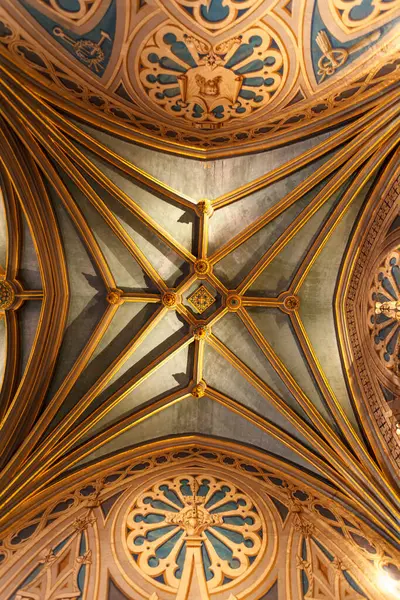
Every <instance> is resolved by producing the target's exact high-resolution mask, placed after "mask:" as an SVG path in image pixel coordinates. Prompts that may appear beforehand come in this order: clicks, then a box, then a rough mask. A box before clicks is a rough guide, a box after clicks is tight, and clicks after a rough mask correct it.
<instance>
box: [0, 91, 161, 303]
mask: <svg viewBox="0 0 400 600" xmlns="http://www.w3.org/2000/svg"><path fill="white" fill-rule="evenodd" d="M1 87H2V84H0V95H3V98H4V99H6V98H7V95H6V94H2V93H1ZM9 91H10V93H13V90H12V88H10V90H9ZM15 100H16V102H18V98H17V97H16V98H15ZM24 106H25V108H28V112H30V113H31V118H30V119H27V117H26V116H25V115H24V114H23V112H21V111H20V110H18V109H17V108H16V106H14V110H15V111H16V112H17V114H18V116H19V117H20V118H21V119H23V120H24V121H25V123H26V125H27V127H28V128H29V129H30V130H32V132H33V134H34V135H36V137H38V139H39V140H40V141H41V143H42V144H43V146H44V147H45V148H47V150H48V151H49V152H50V154H51V155H52V156H53V158H54V159H55V160H56V161H57V162H58V161H60V159H61V164H62V166H63V169H64V170H65V171H66V173H67V174H68V175H69V176H70V177H71V179H72V181H74V183H75V184H76V185H77V186H78V188H79V189H80V190H81V191H82V192H83V193H84V194H85V196H86V197H87V198H88V200H89V201H90V202H91V203H92V204H93V206H94V207H95V208H96V209H97V210H98V212H99V213H100V214H101V216H102V217H103V219H104V220H105V222H106V223H107V224H108V225H109V226H110V227H111V229H112V231H114V233H115V234H116V235H117V237H118V239H119V240H120V241H121V242H122V243H123V244H124V246H125V247H126V248H127V249H128V251H129V252H130V253H131V254H132V255H133V257H134V258H135V259H136V261H137V262H138V263H139V265H140V266H141V267H142V268H143V269H144V271H145V272H146V273H147V274H148V276H149V277H150V278H151V279H152V280H153V281H154V283H155V284H156V285H157V287H159V289H160V290H164V291H165V290H166V285H165V283H164V282H163V280H162V279H161V278H160V276H159V275H158V273H157V272H156V270H155V269H154V268H153V266H152V265H151V264H150V262H149V261H148V260H147V259H146V257H145V256H144V254H143V253H142V252H141V251H140V250H139V248H138V247H137V245H136V244H135V243H134V242H133V240H132V239H131V238H130V236H129V235H128V234H127V233H126V231H125V229H124V228H123V227H122V225H121V224H120V223H119V221H118V219H117V218H116V217H115V216H114V215H113V213H112V212H111V211H110V210H109V208H108V207H107V206H106V204H105V203H104V202H103V200H102V199H101V198H100V196H99V195H98V194H96V192H95V191H94V190H93V188H91V187H90V186H89V185H88V183H87V181H86V179H85V178H84V177H83V176H82V174H81V173H80V172H79V171H78V169H77V168H76V167H75V166H74V164H73V162H72V161H71V160H70V159H69V158H68V156H67V155H66V154H65V153H64V152H63V150H62V148H61V147H60V146H59V145H58V143H57V142H60V143H61V144H62V146H64V145H66V147H67V151H68V150H69V144H68V143H66V139H65V138H63V137H62V136H60V135H58V134H56V132H55V130H54V128H51V127H50V126H49V125H48V123H47V122H46V121H45V120H43V119H39V118H38V117H37V113H36V112H35V111H34V110H32V108H30V107H29V105H26V103H25V104H24ZM39 112H40V111H39ZM37 121H39V128H38V129H37V128H34V127H33V123H35V122H37ZM42 126H43V127H44V129H45V131H47V135H43V134H42V133H41V129H43V127H42ZM54 138H56V139H54ZM75 152H78V150H77V149H75ZM75 152H73V153H72V159H73V160H75V159H76V157H75ZM82 156H83V155H82Z"/></svg>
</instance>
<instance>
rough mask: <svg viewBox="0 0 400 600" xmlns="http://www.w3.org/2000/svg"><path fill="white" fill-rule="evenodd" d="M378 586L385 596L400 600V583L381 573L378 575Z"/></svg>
mask: <svg viewBox="0 0 400 600" xmlns="http://www.w3.org/2000/svg"><path fill="white" fill-rule="evenodd" d="M378 586H379V587H380V589H381V590H382V592H385V593H386V594H391V595H392V596H394V597H395V598H400V583H399V582H398V581H396V580H395V579H393V577H390V575H388V573H385V572H383V571H381V573H379V575H378Z"/></svg>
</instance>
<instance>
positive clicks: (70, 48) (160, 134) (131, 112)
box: [0, 0, 400, 156]
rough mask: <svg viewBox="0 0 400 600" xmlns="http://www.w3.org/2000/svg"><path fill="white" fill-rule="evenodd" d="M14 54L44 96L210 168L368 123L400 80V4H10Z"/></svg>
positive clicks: (5, 41)
mask: <svg viewBox="0 0 400 600" xmlns="http://www.w3.org/2000/svg"><path fill="white" fill-rule="evenodd" d="M0 6H1V13H0V18H1V20H2V21H1V22H2V27H1V35H0V45H1V51H2V53H3V55H4V57H5V58H6V59H8V60H11V61H14V60H16V61H17V62H18V63H19V64H20V66H21V68H22V69H23V70H24V71H25V72H26V73H27V76H28V77H29V78H33V79H35V81H36V82H37V84H35V85H37V88H38V93H39V94H40V95H42V96H43V97H48V98H59V99H61V101H62V102H63V104H64V106H65V108H66V110H67V111H68V112H70V113H72V114H75V115H76V116H82V115H87V116H88V118H89V119H90V120H91V121H92V122H93V123H95V124H97V125H99V126H100V127H103V128H104V129H105V130H106V131H107V130H109V129H114V130H115V131H118V132H119V133H121V134H122V135H123V136H124V137H128V138H131V139H136V140H137V141H140V142H141V143H144V144H146V145H150V146H154V147H163V148H165V149H168V150H171V151H176V152H179V151H183V152H187V153H188V154H192V155H196V154H197V155H198V156H205V155H207V153H208V154H209V155H214V156H215V155H223V154H230V155H232V154H236V153H237V148H236V143H237V142H240V144H241V151H240V152H241V153H243V152H245V151H254V150H257V148H266V147H273V146H276V145H279V144H282V142H287V141H293V140H296V139H299V138H300V137H304V136H306V135H309V134H311V133H315V132H317V131H321V130H323V129H324V128H326V127H332V126H334V125H337V124H338V123H340V122H343V121H346V120H347V119H348V118H349V117H351V116H353V115H357V114H359V113H360V112H363V111H365V110H366V108H367V107H368V103H369V102H371V101H374V99H376V98H377V97H379V94H380V93H381V92H382V90H383V89H385V88H387V87H390V86H391V85H392V84H393V83H394V82H395V81H396V75H395V73H396V69H397V60H398V42H397V41H396V35H397V34H396V24H397V19H398V18H399V14H400V7H399V4H398V1H397V0H376V1H374V2H370V0H360V1H358V0H357V1H355V0H350V1H349V2H343V1H342V0H292V1H291V2H286V1H284V0H264V1H263V0H252V1H245V0H212V1H211V2H210V1H201V0H198V1H197V0H196V1H194V0H187V1H184V0H145V2H118V1H117V0H104V1H102V2H90V3H87V2H86V1H84V0H77V2H74V3H72V4H71V3H65V2H64V3H61V2H59V1H58V0H54V1H47V0H16V1H14V0H3V1H2V4H1V5H0Z"/></svg>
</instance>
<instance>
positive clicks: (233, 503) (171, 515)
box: [127, 475, 266, 589]
mask: <svg viewBox="0 0 400 600" xmlns="http://www.w3.org/2000/svg"><path fill="white" fill-rule="evenodd" d="M127 528H128V531H129V534H128V537H127V544H128V549H129V551H130V552H131V553H132V556H133V557H134V559H135V561H136V562H137V564H138V566H139V568H140V569H141V570H142V572H143V573H146V574H148V575H149V576H151V577H153V578H155V579H157V581H163V582H165V584H166V585H167V586H170V587H172V588H178V587H179V584H180V580H181V578H182V574H183V565H184V562H185V556H186V546H187V540H188V538H200V539H201V544H200V548H201V556H202V560H203V569H204V574H205V578H206V580H207V581H208V583H209V588H210V589H214V588H216V587H219V586H221V585H226V584H228V583H230V582H231V581H233V580H236V579H237V578H238V577H240V576H243V575H244V574H246V576H248V575H249V574H250V569H249V567H250V566H251V565H252V564H253V563H254V561H255V559H256V557H257V556H258V555H259V553H260V550H261V547H262V545H263V537H265V535H266V534H265V528H263V524H262V520H261V517H260V514H259V511H258V509H257V507H256V506H255V504H254V502H253V501H252V500H251V499H250V498H249V496H247V495H246V494H244V493H243V492H240V491H239V490H238V489H236V487H235V486H233V485H232V484H231V483H227V482H226V481H223V480H219V479H215V478H213V477H204V476H202V475H196V476H192V475H191V476H188V477H184V478H182V477H176V478H175V479H173V480H169V481H164V482H162V483H158V484H157V485H155V486H154V487H153V488H152V489H151V490H148V491H145V492H143V493H142V494H141V495H140V496H139V497H138V498H137V500H136V501H135V504H134V506H133V507H132V511H131V512H130V513H129V515H128V518H127ZM264 543H265V542H264Z"/></svg>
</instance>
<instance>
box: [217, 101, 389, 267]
mask: <svg viewBox="0 0 400 600" xmlns="http://www.w3.org/2000/svg"><path fill="white" fill-rule="evenodd" d="M392 103H393V101H392ZM399 111H400V108H399V103H398V102H397V103H394V106H392V107H390V106H389V107H387V108H385V109H382V112H380V115H381V116H377V117H376V120H375V121H374V122H373V124H371V125H370V126H369V127H368V128H366V129H364V130H362V132H361V133H359V134H358V135H357V136H356V137H355V138H353V139H352V140H351V141H349V143H348V144H346V145H345V146H344V147H343V148H342V149H341V150H339V151H338V152H337V153H336V154H335V155H334V156H333V157H332V158H331V159H330V160H329V161H326V162H325V163H324V164H323V165H322V166H321V167H319V168H318V169H317V170H316V171H315V172H314V173H313V174H312V175H310V176H309V177H307V178H306V179H305V181H302V182H301V183H299V184H298V185H297V186H296V187H295V188H294V189H293V190H291V191H290V192H288V193H287V194H286V196H284V197H283V198H282V199H281V200H279V201H278V202H276V203H275V204H274V205H273V206H272V207H271V208H270V209H268V210H267V211H266V212H265V213H264V215H262V216H260V217H259V218H258V219H257V220H256V221H255V222H253V223H251V224H250V225H249V226H247V227H246V228H244V229H243V230H242V231H241V232H240V233H238V234H237V235H236V236H234V237H233V238H232V239H231V240H229V241H228V242H227V243H226V244H223V245H222V246H221V247H220V248H218V250H216V251H215V252H214V253H213V254H212V255H211V256H210V258H209V260H210V262H211V263H212V264H215V263H217V262H219V261H220V260H222V259H223V258H224V257H225V256H227V255H228V254H229V253H230V252H232V251H233V250H235V249H236V248H238V247H239V246H240V245H241V244H243V243H244V242H246V241H247V240H248V239H249V238H250V237H251V236H253V235H254V234H255V233H257V232H258V231H260V229H262V228H263V227H264V226H265V225H267V224H268V223H270V222H271V221H272V220H273V219H275V218H276V217H277V216H278V215H280V214H282V213H283V212H284V211H285V210H286V209H287V208H289V207H290V206H291V205H292V204H294V203H295V202H297V200H299V199H300V198H301V197H302V196H303V195H304V194H305V193H307V192H309V191H310V190H311V189H312V188H313V187H315V186H316V185H317V184H318V183H320V182H321V181H323V179H325V178H326V177H327V176H328V175H330V174H332V173H333V172H334V171H335V170H336V169H337V168H339V167H342V171H341V175H340V176H339V175H338V176H336V180H338V179H339V180H340V178H342V179H345V178H346V176H345V174H346V173H347V172H348V169H349V163H350V165H352V166H353V164H354V162H355V158H354V154H355V152H359V154H358V158H359V161H361V159H362V158H363V157H364V156H368V154H369V153H371V152H372V151H373V150H371V149H370V148H369V140H370V137H371V136H372V135H373V134H374V133H376V143H378V140H379V139H380V138H379V135H380V134H379V131H380V128H381V127H383V126H384V125H385V124H387V123H391V120H392V119H394V117H395V116H396V114H398V113H399ZM388 113H389V115H388ZM377 121H379V126H376V125H375V123H376V122H377ZM388 127H389V129H391V128H392V125H388ZM360 148H361V150H359V149H360ZM364 153H365V154H364ZM355 168H356V166H354V167H353V169H355ZM330 183H331V182H329V183H328V184H327V185H326V186H325V188H324V190H322V191H321V192H320V196H319V197H321V196H322V194H323V192H324V191H325V199H326V197H327V194H328V193H329V192H328V190H330V189H331V188H330ZM339 185H340V184H338V186H339ZM316 198H318V196H317V197H316ZM315 201H317V200H315ZM305 210H306V209H305Z"/></svg>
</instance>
